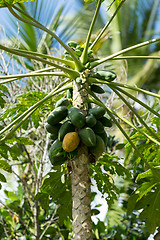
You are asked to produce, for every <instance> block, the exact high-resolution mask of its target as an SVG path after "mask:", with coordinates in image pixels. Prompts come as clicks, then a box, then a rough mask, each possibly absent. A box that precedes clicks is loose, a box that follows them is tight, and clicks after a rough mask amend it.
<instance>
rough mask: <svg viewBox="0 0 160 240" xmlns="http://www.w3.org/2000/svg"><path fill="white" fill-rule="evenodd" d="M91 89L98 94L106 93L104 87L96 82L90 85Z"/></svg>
mask: <svg viewBox="0 0 160 240" xmlns="http://www.w3.org/2000/svg"><path fill="white" fill-rule="evenodd" d="M90 89H91V91H92V92H95V93H98V94H103V93H105V91H104V90H103V88H101V87H100V86H98V85H96V84H92V85H91V86H90Z"/></svg>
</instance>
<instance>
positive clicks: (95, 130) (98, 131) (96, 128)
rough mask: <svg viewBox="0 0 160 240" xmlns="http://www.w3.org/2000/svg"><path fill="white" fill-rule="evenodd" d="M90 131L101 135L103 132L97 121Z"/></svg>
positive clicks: (102, 127) (100, 124)
mask: <svg viewBox="0 0 160 240" xmlns="http://www.w3.org/2000/svg"><path fill="white" fill-rule="evenodd" d="M92 129H93V131H94V132H95V133H103V132H104V126H103V124H102V123H101V122H100V121H99V120H97V122H96V124H95V125H94V126H93V127H92Z"/></svg>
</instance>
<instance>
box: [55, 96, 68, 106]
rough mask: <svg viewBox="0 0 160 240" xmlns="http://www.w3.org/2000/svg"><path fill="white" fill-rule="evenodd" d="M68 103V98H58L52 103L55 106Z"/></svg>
mask: <svg viewBox="0 0 160 240" xmlns="http://www.w3.org/2000/svg"><path fill="white" fill-rule="evenodd" d="M69 104H70V101H69V100H68V98H61V99H59V100H58V101H57V102H56V104H55V105H54V107H55V108H57V107H59V106H66V107H67V106H68V105H69Z"/></svg>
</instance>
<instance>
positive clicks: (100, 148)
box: [89, 135, 105, 157]
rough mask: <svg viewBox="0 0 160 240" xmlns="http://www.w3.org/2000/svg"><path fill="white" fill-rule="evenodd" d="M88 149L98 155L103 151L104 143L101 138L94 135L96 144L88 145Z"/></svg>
mask: <svg viewBox="0 0 160 240" xmlns="http://www.w3.org/2000/svg"><path fill="white" fill-rule="evenodd" d="M89 151H90V152H91V153H92V154H93V155H94V156H95V157H100V156H101V155H102V153H103V152H104V151H105V144H104V141H103V139H102V138H101V137H100V136H98V135H96V145H95V146H94V147H90V148H89Z"/></svg>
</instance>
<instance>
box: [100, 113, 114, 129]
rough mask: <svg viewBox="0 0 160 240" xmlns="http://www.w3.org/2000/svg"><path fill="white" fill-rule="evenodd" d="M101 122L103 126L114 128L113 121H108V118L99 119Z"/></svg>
mask: <svg viewBox="0 0 160 240" xmlns="http://www.w3.org/2000/svg"><path fill="white" fill-rule="evenodd" d="M99 121H100V122H101V123H102V124H103V126H105V127H112V121H111V119H108V118H106V117H104V116H103V117H101V118H99Z"/></svg>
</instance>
